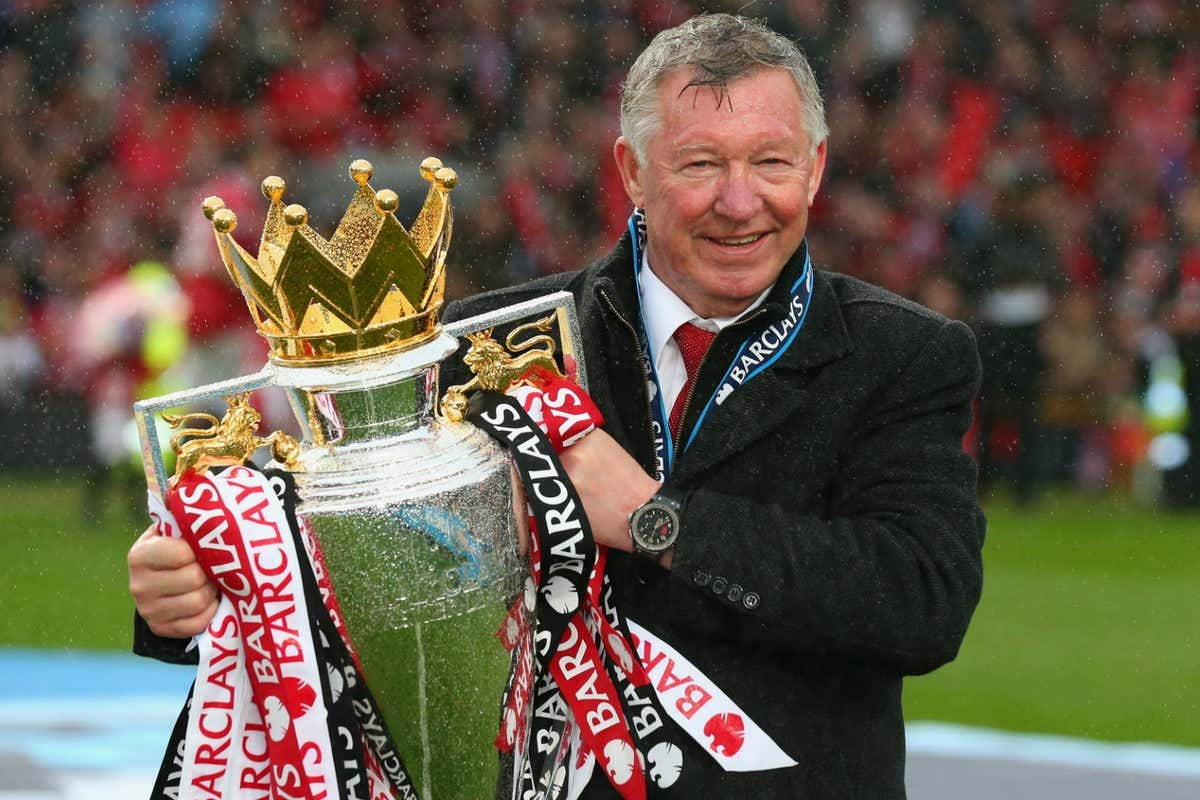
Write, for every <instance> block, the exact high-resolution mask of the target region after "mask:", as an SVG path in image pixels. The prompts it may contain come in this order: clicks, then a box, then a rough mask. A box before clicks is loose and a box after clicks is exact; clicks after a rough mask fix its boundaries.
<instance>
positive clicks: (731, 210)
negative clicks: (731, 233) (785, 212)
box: [713, 163, 762, 222]
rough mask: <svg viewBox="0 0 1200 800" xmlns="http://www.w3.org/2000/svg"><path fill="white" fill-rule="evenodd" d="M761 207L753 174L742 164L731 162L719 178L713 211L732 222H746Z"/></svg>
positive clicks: (760, 198)
mask: <svg viewBox="0 0 1200 800" xmlns="http://www.w3.org/2000/svg"><path fill="white" fill-rule="evenodd" d="M761 207H762V197H761V196H760V195H759V193H758V190H757V189H756V188H755V184H754V176H753V175H752V174H751V172H750V169H749V168H748V167H747V166H746V165H744V164H736V163H735V164H731V165H730V166H729V169H728V170H727V171H726V173H725V175H724V176H723V177H722V179H721V185H720V186H719V187H718V189H717V198H716V201H715V202H714V203H713V211H715V212H716V213H717V214H719V215H721V216H722V217H725V218H726V219H728V220H731V221H733V222H747V221H749V220H750V219H751V218H752V217H753V216H754V215H755V214H757V213H758V210H759V208H761Z"/></svg>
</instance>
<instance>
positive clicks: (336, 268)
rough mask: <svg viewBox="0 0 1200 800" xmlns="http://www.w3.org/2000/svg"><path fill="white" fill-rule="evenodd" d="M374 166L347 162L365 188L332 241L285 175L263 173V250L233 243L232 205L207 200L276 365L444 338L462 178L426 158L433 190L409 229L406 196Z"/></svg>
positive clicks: (225, 254)
mask: <svg viewBox="0 0 1200 800" xmlns="http://www.w3.org/2000/svg"><path fill="white" fill-rule="evenodd" d="M372 173H373V168H372V166H371V164H370V163H369V162H367V161H364V160H363V159H358V160H356V161H354V162H353V163H352V164H351V165H350V177H351V178H353V179H354V182H355V183H356V184H358V188H357V189H356V190H355V192H354V197H353V199H352V200H351V201H350V206H349V207H348V208H347V209H346V213H345V215H344V216H343V217H342V221H341V222H340V223H339V224H338V226H337V230H335V231H334V232H333V236H332V237H331V238H329V239H325V238H324V237H323V236H321V235H320V234H319V233H317V232H316V231H314V230H313V229H312V228H310V227H309V226H308V211H306V210H305V208H304V206H300V205H296V204H292V205H288V206H284V205H283V193H284V190H285V189H286V188H287V187H286V184H285V183H284V182H283V179H282V178H278V177H276V176H274V175H272V176H271V177H269V178H266V179H265V180H264V181H263V182H262V191H263V194H264V195H265V196H266V197H267V198H268V199H269V200H270V201H271V207H270V209H269V210H268V211H267V221H266V223H265V224H264V225H263V232H262V243H261V244H260V245H259V249H258V258H254V257H253V256H251V255H250V254H249V253H247V252H246V251H245V250H244V249H243V248H242V247H241V246H240V245H239V244H238V243H237V242H235V241H234V239H233V236H232V235H231V234H232V233H233V230H234V228H235V227H236V226H237V217H236V216H235V215H234V213H233V211H231V210H230V209H228V208H226V207H225V203H224V201H222V200H221V198H219V197H208V198H205V200H204V204H203V208H204V216H206V217H208V219H209V220H211V221H212V226H213V231H214V232H215V233H216V237H217V246H218V248H220V251H221V259H222V260H223V261H224V262H225V266H226V267H227V268H228V270H229V274H230V276H231V277H232V278H233V281H234V283H236V284H237V285H238V287H239V288H240V289H241V290H242V293H243V294H244V295H245V296H246V303H247V305H249V307H250V313H251V315H252V316H253V317H254V322H255V324H256V325H257V326H258V331H259V333H260V334H262V335H263V336H264V337H265V338H266V339H267V341H268V342H270V345H271V360H272V361H274V362H275V363H277V364H290V365H311V364H333V363H338V362H344V361H350V360H357V359H362V358H370V357H372V356H376V355H381V354H384V353H387V352H389V351H392V350H404V349H408V348H410V347H415V346H417V345H419V344H422V343H424V342H427V341H429V340H431V339H433V338H434V337H435V336H437V334H438V312H439V310H440V309H441V307H442V302H443V299H444V295H445V286H446V273H445V265H446V252H447V250H448V249H449V247H450V234H451V228H452V227H453V214H452V212H451V208H450V190H451V189H452V188H453V187H454V185H455V183H456V182H457V180H458V178H457V176H456V175H455V172H454V170H452V169H450V168H449V167H443V166H442V162H441V161H439V160H438V159H436V158H427V159H425V160H424V161H422V162H421V176H422V177H423V178H425V180H427V181H428V182H429V184H430V186H429V193H428V194H427V195H426V197H425V204H424V206H422V208H421V211H420V213H419V214H418V215H417V218H416V220H415V221H414V222H413V224H412V228H411V230H405V228H404V226H403V225H401V224H400V223H399V222H398V221H397V220H396V216H395V211H396V208H397V206H398V205H399V198H398V197H397V196H396V193H395V192H393V191H392V190H390V189H382V190H380V191H378V192H376V191H375V190H373V189H372V188H371V186H370V183H369V181H370V180H371V175H372Z"/></svg>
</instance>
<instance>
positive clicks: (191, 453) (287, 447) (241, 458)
mask: <svg viewBox="0 0 1200 800" xmlns="http://www.w3.org/2000/svg"><path fill="white" fill-rule="evenodd" d="M249 400H250V394H249V393H248V392H247V393H245V394H235V395H231V396H229V397H226V398H225V402H226V403H228V405H229V410H228V411H226V412H225V416H223V417H221V419H219V420H218V419H217V418H216V417H214V416H213V415H212V414H205V413H191V414H182V415H179V416H175V415H170V414H163V415H162V418H163V419H164V420H165V421H166V422H167V424H169V425H170V426H171V427H172V428H174V429H176V430H175V432H174V433H172V434H171V449H172V450H174V451H175V454H176V456H177V457H178V458H177V460H176V462H175V477H174V478H172V482H174V481H175V480H178V479H179V476H180V475H182V474H183V473H185V472H187V471H188V470H189V469H194V470H196V471H198V472H202V471H204V470H206V469H209V468H210V467H217V466H229V465H234V464H244V463H246V461H247V460H248V459H249V458H250V456H251V455H252V454H253V453H254V451H255V450H257V449H258V448H260V447H268V446H269V447H270V448H271V456H272V457H273V458H274V459H275V460H276V461H279V462H280V463H282V464H283V465H284V466H286V467H287V468H288V469H295V468H296V466H297V459H298V458H299V455H300V444H299V443H298V442H297V441H296V440H295V439H294V438H292V437H291V436H288V435H287V434H286V433H283V432H282V431H275V432H274V433H272V434H271V435H270V436H267V437H266V438H263V437H261V436H257V435H256V434H255V431H257V430H258V425H259V423H260V422H262V415H261V414H259V413H258V411H256V410H255V408H254V407H253V406H252V405H250V402H249ZM196 422H207V423H208V427H207V428H194V427H193V428H183V427H181V426H182V425H185V424H195V423H196ZM185 440H187V441H185Z"/></svg>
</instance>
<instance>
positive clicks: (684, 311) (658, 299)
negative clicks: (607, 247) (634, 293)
mask: <svg viewBox="0 0 1200 800" xmlns="http://www.w3.org/2000/svg"><path fill="white" fill-rule="evenodd" d="M639 281H640V283H641V290H642V309H643V311H644V312H645V313H644V317H645V324H646V337H647V338H648V339H649V340H650V342H649V343H650V352H651V353H652V354H653V355H654V356H655V358H657V357H658V356H659V354H660V353H662V349H663V347H665V346H666V344H667V342H669V341H671V338H672V337H673V336H674V335H675V331H676V330H678V329H679V326H680V325H683V324H684V323H687V322H690V323H692V324H693V325H696V326H697V327H700V328H704V329H706V330H710V331H712V332H713V333H720V332H721V331H722V330H724V329H725V328H727V327H729V326H730V325H732V324H733V323H735V322H737V321H738V320H739V319H741V318H742V317H744V316H745V315H746V314H749V313H750V312H751V311H753V310H754V309H756V308H758V307H759V306H760V305H762V304H763V302H764V301H765V300H766V299H767V295H768V294H770V292H771V288H770V287H767V288H766V289H765V290H764V291H763V293H762V294H760V295H759V296H758V297H757V298H756V299H755V300H754V302H753V303H751V304H750V307H749V308H747V309H746V310H745V311H743V312H742V313H740V314H735V315H734V316H732V317H714V318H712V319H706V318H704V317H701V316H700V315H699V314H697V313H696V312H695V311H693V310H692V309H691V307H690V306H689V305H688V304H687V303H685V302H683V300H682V299H680V297H679V295H677V294H675V292H673V291H671V288H670V287H669V286H667V285H666V284H665V283H663V282H662V280H661V279H660V278H659V277H658V276H657V275H655V274H654V270H652V269H651V268H650V262H649V261H648V260H647V259H646V256H645V254H643V255H642V267H641V270H640V271H639Z"/></svg>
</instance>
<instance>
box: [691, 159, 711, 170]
mask: <svg viewBox="0 0 1200 800" xmlns="http://www.w3.org/2000/svg"><path fill="white" fill-rule="evenodd" d="M712 163H713V162H711V161H705V160H703V159H700V160H698V161H689V162H688V166H689V167H691V168H693V169H703V168H704V167H711V166H712Z"/></svg>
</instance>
